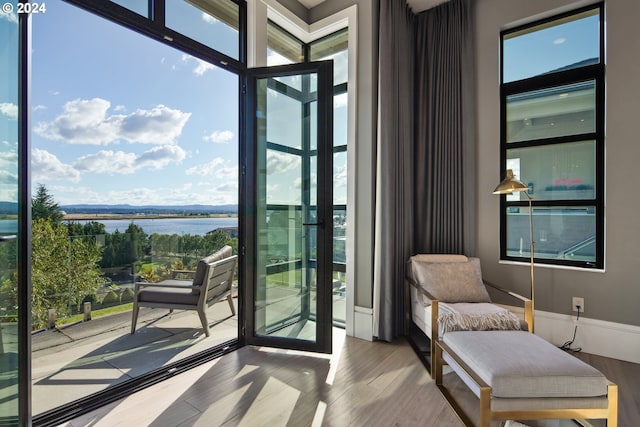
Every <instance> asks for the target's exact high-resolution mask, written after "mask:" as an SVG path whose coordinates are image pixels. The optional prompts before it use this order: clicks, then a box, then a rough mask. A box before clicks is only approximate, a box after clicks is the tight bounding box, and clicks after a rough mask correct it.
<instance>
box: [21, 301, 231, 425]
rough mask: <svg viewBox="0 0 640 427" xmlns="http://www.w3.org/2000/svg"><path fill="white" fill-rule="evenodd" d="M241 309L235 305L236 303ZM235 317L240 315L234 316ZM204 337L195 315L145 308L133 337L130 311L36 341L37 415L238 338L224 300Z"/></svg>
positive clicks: (43, 334)
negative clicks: (209, 334)
mask: <svg viewBox="0 0 640 427" xmlns="http://www.w3.org/2000/svg"><path fill="white" fill-rule="evenodd" d="M234 302H235V303H236V304H237V299H234ZM236 312H237V310H236ZM207 318H208V320H209V326H210V330H211V336H210V337H208V338H207V337H206V335H205V334H204V332H203V330H202V326H201V324H200V320H199V318H198V315H197V313H196V312H194V311H174V312H173V313H169V310H166V309H148V308H141V309H140V316H139V318H138V326H137V328H136V332H135V334H133V335H131V333H130V330H131V329H130V328H131V311H126V312H122V313H118V314H113V315H109V316H105V317H102V318H97V319H93V320H91V321H88V322H81V323H76V324H72V325H67V326H65V327H60V328H56V329H52V330H46V331H42V332H38V333H35V334H34V335H33V336H32V379H33V381H32V384H33V388H32V395H33V400H32V402H33V403H32V405H33V414H34V415H37V414H40V413H43V412H45V411H48V410H50V409H53V408H55V407H58V406H60V405H63V404H65V403H69V402H72V401H73V400H76V399H79V398H81V397H85V396H87V395H89V394H91V393H95V392H98V391H102V390H105V389H106V388H108V387H110V386H113V385H116V384H119V383H121V382H124V381H126V380H128V379H131V378H134V377H136V376H139V375H142V374H145V373H148V372H150V371H152V370H154V369H156V368H160V367H162V366H166V365H168V364H170V363H172V362H175V361H178V360H180V359H183V358H185V357H187V356H191V355H194V354H196V353H199V352H201V351H203V350H206V349H208V348H211V347H213V346H215V345H218V344H221V343H223V342H226V341H229V340H231V339H234V338H236V337H237V334H238V326H237V321H238V319H237V315H236V316H232V315H231V310H229V305H228V303H227V301H226V300H224V301H221V302H220V303H217V304H214V305H213V306H212V307H210V308H209V310H208V311H207Z"/></svg>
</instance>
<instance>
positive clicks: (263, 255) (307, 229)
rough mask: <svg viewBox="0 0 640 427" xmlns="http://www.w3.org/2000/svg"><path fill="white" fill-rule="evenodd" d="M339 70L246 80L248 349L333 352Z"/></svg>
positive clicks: (302, 70) (280, 71) (304, 68)
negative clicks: (335, 94) (335, 77)
mask: <svg viewBox="0 0 640 427" xmlns="http://www.w3.org/2000/svg"><path fill="white" fill-rule="evenodd" d="M332 76H333V63H332V62H316V63H306V64H296V65H287V66H281V67H269V68H259V69H253V70H249V72H248V79H247V108H248V112H247V115H246V117H247V121H248V123H247V129H248V134H247V141H248V144H247V153H246V159H247V173H246V188H247V190H248V191H247V192H246V194H248V195H249V198H250V199H251V200H249V201H248V202H247V204H246V206H245V212H246V216H245V217H246V221H247V223H246V230H247V231H248V232H247V236H251V237H250V238H248V239H247V253H246V255H247V257H246V261H247V262H246V268H247V270H246V274H247V278H248V279H249V280H247V289H246V297H247V300H246V301H247V308H246V313H245V314H246V315H245V319H246V322H247V323H246V325H245V329H244V334H245V339H246V342H247V343H250V344H255V345H267V346H275V347H282V348H291V349H300V350H307V351H317V352H325V353H330V352H331V327H332V313H331V312H332V308H331V291H332V289H331V275H332V229H333V214H332V203H333V201H332V189H333V186H332V182H333V180H332V176H333V173H332V168H333V160H332V159H333V154H332V146H333V143H332V135H333V132H332V129H333V113H332V107H333V105H332V91H331V89H332V85H333V81H332V80H333V78H332Z"/></svg>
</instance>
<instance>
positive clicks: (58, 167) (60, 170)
mask: <svg viewBox="0 0 640 427" xmlns="http://www.w3.org/2000/svg"><path fill="white" fill-rule="evenodd" d="M31 176H32V178H33V181H34V182H38V181H49V180H52V179H60V180H68V181H71V182H78V181H79V180H80V172H78V171H77V170H76V169H75V168H74V167H73V166H71V165H68V164H65V163H62V162H61V161H60V159H58V158H57V157H56V156H55V155H53V154H51V153H49V152H48V151H46V150H41V149H38V148H34V149H32V150H31Z"/></svg>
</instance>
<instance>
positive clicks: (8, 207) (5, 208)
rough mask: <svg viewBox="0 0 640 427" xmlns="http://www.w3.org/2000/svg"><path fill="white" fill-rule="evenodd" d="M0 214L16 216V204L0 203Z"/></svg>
mask: <svg viewBox="0 0 640 427" xmlns="http://www.w3.org/2000/svg"><path fill="white" fill-rule="evenodd" d="M0 213H2V214H17V213H18V204H17V203H15V202H0Z"/></svg>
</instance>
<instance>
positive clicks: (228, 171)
mask: <svg viewBox="0 0 640 427" xmlns="http://www.w3.org/2000/svg"><path fill="white" fill-rule="evenodd" d="M215 177H216V178H218V179H233V180H236V181H237V180H238V167H237V166H233V167H226V168H220V169H218V170H217V171H216V173H215Z"/></svg>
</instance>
